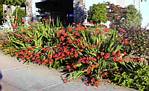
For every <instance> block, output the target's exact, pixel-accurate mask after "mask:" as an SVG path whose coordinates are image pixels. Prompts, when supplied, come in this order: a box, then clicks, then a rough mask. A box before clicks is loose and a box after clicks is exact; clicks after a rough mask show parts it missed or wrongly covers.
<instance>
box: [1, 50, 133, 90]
mask: <svg viewBox="0 0 149 91" xmlns="http://www.w3.org/2000/svg"><path fill="white" fill-rule="evenodd" d="M0 70H1V71H2V73H3V79H2V81H1V86H2V91H135V90H133V89H129V88H124V87H119V86H114V85H109V84H106V85H105V84H103V83H101V85H100V86H99V87H98V88H95V87H91V86H85V85H84V84H83V83H81V82H79V81H74V82H70V83H66V84H64V83H63V82H62V80H61V78H60V75H61V74H60V72H58V71H56V70H54V69H50V70H49V69H48V68H47V67H45V66H39V65H35V64H29V65H27V64H22V63H21V62H18V61H17V60H16V59H15V58H14V57H10V56H8V55H4V54H2V53H1V52H0Z"/></svg>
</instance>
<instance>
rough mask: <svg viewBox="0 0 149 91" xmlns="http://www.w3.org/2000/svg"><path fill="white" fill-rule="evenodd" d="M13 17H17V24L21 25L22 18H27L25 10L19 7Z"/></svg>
mask: <svg viewBox="0 0 149 91" xmlns="http://www.w3.org/2000/svg"><path fill="white" fill-rule="evenodd" d="M13 16H16V17H17V19H18V20H17V22H19V23H21V22H22V18H24V17H25V16H26V12H25V10H23V9H21V8H20V7H17V8H16V9H15V11H14V12H13Z"/></svg>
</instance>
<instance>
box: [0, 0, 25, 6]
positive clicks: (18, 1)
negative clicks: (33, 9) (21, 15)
mask: <svg viewBox="0 0 149 91" xmlns="http://www.w3.org/2000/svg"><path fill="white" fill-rule="evenodd" d="M25 1H26V0H2V3H3V4H7V5H14V6H15V5H22V4H23V3H25Z"/></svg>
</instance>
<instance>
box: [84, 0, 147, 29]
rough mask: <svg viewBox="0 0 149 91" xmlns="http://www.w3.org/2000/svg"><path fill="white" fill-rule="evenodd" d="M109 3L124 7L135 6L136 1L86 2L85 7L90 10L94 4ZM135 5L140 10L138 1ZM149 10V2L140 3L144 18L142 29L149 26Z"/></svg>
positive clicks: (86, 0)
mask: <svg viewBox="0 0 149 91" xmlns="http://www.w3.org/2000/svg"><path fill="white" fill-rule="evenodd" d="M107 1H109V2H112V3H114V4H120V5H122V6H124V7H125V6H127V5H129V4H134V0H85V5H86V8H87V10H88V9H89V7H90V6H91V5H92V4H94V3H95V4H96V3H99V2H107ZM135 5H136V8H137V9H138V10H139V7H138V6H139V2H138V0H135ZM148 9H149V0H146V1H144V2H141V3H140V12H141V14H142V17H143V20H142V27H145V26H146V25H147V24H149V10H148Z"/></svg>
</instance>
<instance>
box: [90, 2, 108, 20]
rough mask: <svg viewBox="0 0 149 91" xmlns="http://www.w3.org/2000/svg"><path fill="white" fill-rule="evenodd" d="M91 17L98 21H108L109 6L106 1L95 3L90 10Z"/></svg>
mask: <svg viewBox="0 0 149 91" xmlns="http://www.w3.org/2000/svg"><path fill="white" fill-rule="evenodd" d="M89 19H90V20H93V21H96V22H99V21H100V22H106V21H107V19H108V18H107V7H106V4H104V3H98V4H93V6H91V7H90V10H89Z"/></svg>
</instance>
